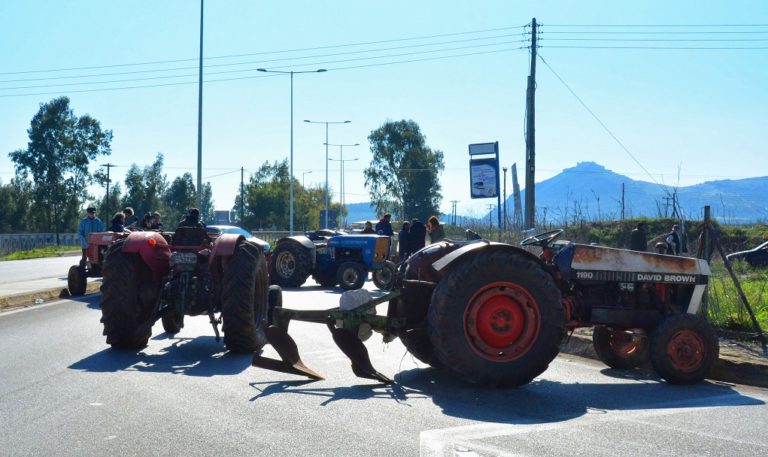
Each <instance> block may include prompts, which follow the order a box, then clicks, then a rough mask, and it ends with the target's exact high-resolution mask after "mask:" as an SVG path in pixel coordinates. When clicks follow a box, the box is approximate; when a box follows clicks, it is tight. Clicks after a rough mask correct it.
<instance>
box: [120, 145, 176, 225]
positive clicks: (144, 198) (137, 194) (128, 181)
mask: <svg viewBox="0 0 768 457" xmlns="http://www.w3.org/2000/svg"><path fill="white" fill-rule="evenodd" d="M167 188H168V182H167V180H166V177H165V175H164V174H163V154H161V153H159V152H158V153H157V158H156V159H155V162H154V163H153V164H152V165H150V166H146V167H144V168H143V169H140V168H139V167H138V166H137V165H136V164H133V165H131V168H130V169H128V172H127V173H126V175H125V197H124V198H123V205H122V206H130V207H132V208H133V211H134V213H135V214H136V216H138V217H139V219H141V217H142V216H143V215H144V213H147V212H152V211H155V210H157V209H159V208H160V202H161V199H162V196H163V194H164V193H165V191H166V189H167Z"/></svg>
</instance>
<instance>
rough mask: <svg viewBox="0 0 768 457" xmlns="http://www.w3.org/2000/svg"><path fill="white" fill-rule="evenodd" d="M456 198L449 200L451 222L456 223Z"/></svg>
mask: <svg viewBox="0 0 768 457" xmlns="http://www.w3.org/2000/svg"><path fill="white" fill-rule="evenodd" d="M457 203H459V201H458V200H451V224H453V225H456V204H457Z"/></svg>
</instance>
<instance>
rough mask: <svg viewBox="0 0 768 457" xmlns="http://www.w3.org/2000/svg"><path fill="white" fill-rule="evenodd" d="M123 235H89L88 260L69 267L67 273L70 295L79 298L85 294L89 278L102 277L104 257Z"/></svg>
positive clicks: (86, 253) (86, 251)
mask: <svg viewBox="0 0 768 457" xmlns="http://www.w3.org/2000/svg"><path fill="white" fill-rule="evenodd" d="M120 237H121V234H119V233H115V232H94V233H89V234H88V247H87V248H86V249H85V255H86V260H85V262H82V261H81V262H80V263H79V264H78V265H72V266H71V267H69V272H68V273H67V289H69V295H71V296H73V297H78V296H80V295H83V294H85V290H86V287H87V285H88V282H87V281H88V278H99V277H101V269H102V266H103V264H104V255H105V254H106V252H107V248H109V245H111V244H112V243H113V242H114V241H115V240H116V239H118V238H120Z"/></svg>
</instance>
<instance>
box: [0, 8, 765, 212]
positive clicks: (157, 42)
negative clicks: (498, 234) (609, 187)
mask: <svg viewBox="0 0 768 457" xmlns="http://www.w3.org/2000/svg"><path fill="white" fill-rule="evenodd" d="M199 9H200V4H199V1H197V0H175V1H171V0H168V1H161V2H158V1H149V0H134V1H130V2H125V1H122V2H105V1H90V0H88V1H85V0H83V1H70V2H61V1H52V0H51V1H41V0H27V1H13V0H6V1H3V2H1V3H0V56H2V59H0V73H2V74H0V80H2V82H0V153H1V154H0V181H2V182H3V183H7V182H8V181H9V180H10V179H11V177H12V176H13V164H12V162H11V161H10V160H9V159H8V155H7V154H8V152H10V151H13V150H15V149H19V148H24V147H26V144H27V135H26V129H27V128H28V127H29V122H30V120H31V118H32V116H33V115H34V114H35V113H36V112H37V110H38V109H39V105H40V103H43V102H46V101H49V100H51V99H52V98H55V97H57V96H61V95H67V96H69V97H70V99H71V106H72V108H73V109H74V111H75V113H76V114H78V115H81V114H84V113H88V114H90V115H92V116H94V117H95V118H97V119H99V120H100V121H101V122H102V126H103V127H104V128H108V129H112V130H113V132H114V141H113V144H112V155H111V156H110V157H109V158H105V159H103V160H100V161H99V163H106V162H107V161H109V162H112V163H115V164H117V165H119V167H118V168H114V169H113V170H112V172H113V173H114V174H115V176H116V177H117V178H118V179H120V178H122V175H123V174H124V173H125V171H126V170H127V169H128V167H129V166H130V165H131V164H133V163H136V164H138V165H140V166H143V165H147V164H150V163H151V162H152V161H153V160H154V157H155V155H156V154H157V153H158V152H162V153H163V154H164V155H165V166H166V172H167V174H168V177H169V180H170V179H173V178H174V177H175V176H176V175H178V174H181V173H184V172H186V171H189V172H191V173H192V174H193V176H195V173H196V168H197V56H198V45H199V42H198V40H199ZM532 17H536V18H537V21H538V22H539V23H540V24H542V25H541V29H540V32H541V35H540V38H541V41H540V44H541V48H540V49H539V53H540V55H541V56H542V57H543V58H544V60H545V61H546V64H545V63H544V62H543V61H541V60H539V62H538V65H537V83H538V86H537V106H536V119H537V127H536V134H537V136H536V142H537V174H536V180H537V181H540V180H543V179H546V178H548V177H551V176H553V175H555V174H557V173H559V172H560V171H561V170H562V169H563V168H568V167H572V166H574V165H575V164H576V163H577V162H582V161H594V162H598V163H600V164H602V165H604V166H606V167H607V168H608V169H610V170H613V171H616V172H618V173H622V174H625V175H628V176H630V177H632V178H634V179H642V180H646V181H656V182H659V183H665V184H672V185H675V184H680V185H689V184H695V183H699V182H704V181H711V180H717V179H729V178H732V179H738V178H745V177H754V176H766V175H768V161H766V160H765V159H764V157H765V155H766V145H768V109H767V108H766V107H768V83H766V73H768V72H767V71H766V69H768V49H767V48H768V2H765V1H760V0H755V1H744V0H741V1H739V0H737V1H730V2H727V3H726V2H719V1H676V2H668V1H646V2H607V1H606V2H590V1H580V2H575V1H546V2H544V1H517V2H513V1H476V2H459V1H445V0H443V1H432V0H425V1H418V2H414V1H412V0H411V1H400V0H390V1H387V2H366V1H359V0H358V1H329V2H316V1H293V2H263V1H262V2H257V1H244V0H241V1H236V0H232V1H224V0H208V1H206V3H205V33H204V38H205V40H204V41H205V44H204V55H205V57H206V61H205V65H207V67H206V68H205V76H204V79H205V80H206V81H207V82H206V83H205V84H204V102H203V113H204V114H203V178H204V181H210V182H211V184H212V186H213V192H214V200H215V203H216V207H217V208H221V209H223V208H228V207H231V205H232V202H233V199H234V196H235V194H236V192H237V191H238V188H239V179H240V172H239V170H240V167H245V169H246V172H248V171H254V170H256V169H257V168H258V167H259V166H260V165H261V164H262V163H263V162H264V161H267V160H269V161H274V160H281V159H283V158H286V157H288V155H289V146H290V118H289V115H290V80H289V78H288V77H287V76H270V75H265V74H263V73H258V72H257V71H255V69H256V68H259V67H265V68H273V69H280V70H284V71H288V70H294V71H306V70H314V69H317V68H326V69H328V71H327V72H326V73H315V74H302V75H295V79H294V142H295V143H294V175H295V176H296V178H297V179H299V180H301V179H302V178H303V179H304V181H305V183H306V185H307V186H310V185H313V186H314V185H322V183H324V181H325V160H324V159H325V147H324V146H323V142H324V141H325V129H324V127H323V126H322V125H309V124H305V123H303V122H302V120H303V119H311V120H318V121H325V120H329V121H342V120H350V121H352V122H351V123H350V124H347V125H332V126H331V127H330V142H331V143H342V144H353V143H360V146H359V147H356V148H353V147H349V148H345V149H344V158H345V159H353V158H358V159H359V160H357V161H352V162H347V163H346V166H345V178H346V184H345V190H346V201H347V203H353V202H360V201H365V200H367V199H368V196H367V192H366V190H365V188H364V185H363V182H364V180H363V177H362V170H363V169H364V168H365V166H366V165H367V164H368V162H369V161H370V159H371V153H370V151H369V148H368V142H367V136H368V134H369V133H370V131H371V130H373V129H375V128H377V127H379V126H380V125H381V124H382V123H384V122H386V121H387V120H400V119H413V120H415V121H416V122H417V123H418V124H419V125H420V126H421V128H422V131H423V133H424V134H425V135H426V137H427V142H428V144H429V145H430V146H431V147H432V148H434V149H440V150H442V151H443V152H444V153H445V165H446V170H445V172H444V173H443V175H442V177H441V183H442V186H443V197H444V199H443V210H444V211H445V212H449V211H450V201H451V200H458V201H459V204H458V211H459V213H461V214H468V215H473V214H474V215H481V214H484V212H485V210H486V205H487V204H488V203H495V199H489V200H474V201H473V200H471V199H470V195H469V189H470V188H469V172H468V160H469V157H468V154H467V145H468V144H470V143H478V142H492V141H499V144H500V151H501V161H502V164H503V165H505V166H510V165H511V164H512V163H517V164H518V169H519V170H520V171H521V172H522V167H523V161H524V158H525V143H524V139H523V123H524V114H525V87H526V78H527V75H528V71H529V52H528V50H527V49H518V48H521V47H522V48H524V47H525V46H527V44H528V43H527V42H526V41H525V40H527V39H528V37H529V36H528V35H526V34H525V33H526V32H527V31H528V30H527V29H524V28H520V26H523V25H525V24H528V23H529V22H530V21H531V18H532ZM630 25H644V26H662V25H665V26H673V27H629V26H630ZM722 25H738V26H737V27H722ZM748 25H762V26H756V27H754V26H753V27H747V26H748ZM605 26H621V27H605ZM680 26H687V27H680ZM692 26H693V27H692ZM702 26H705V27H702ZM596 32H597V33H596ZM605 32H612V33H605ZM681 32H684V33H681ZM694 32H695V33H694ZM417 37H432V38H428V39H427V38H420V39H417ZM558 40H562V41H558ZM587 40H595V41H587ZM608 40H610V41H608ZM616 40H626V41H616ZM637 40H642V41H637ZM658 40H661V41H658ZM671 40H674V41H671ZM705 40H710V41H705ZM435 43H440V44H435ZM558 46H578V47H579V48H563V47H558ZM585 46H593V47H600V46H611V47H623V48H620V49H615V48H614V49H603V48H600V49H595V48H593V49H585V48H584V47H585ZM641 46H642V47H655V48H663V49H627V47H635V48H636V47H641ZM671 47H677V48H686V47H699V48H701V47H718V48H752V49H717V50H711V49H710V50H703V49H669V48H671ZM758 48H762V49H758ZM297 49H303V50H304V51H294V50H297ZM438 49H443V50H442V51H437V50H438ZM373 56H387V57H383V58H378V59H370V57H373ZM427 59H430V60H427ZM409 60H415V61H414V62H409V63H403V61H409ZM149 62H162V63H155V64H148V63H149ZM398 62H399V63H398ZM134 64H141V65H134ZM547 64H548V65H547ZM80 67H95V68H83V69H80V70H70V71H48V70H59V69H67V68H80ZM349 67H358V68H349ZM550 67H551V69H550ZM552 70H554V72H553V71H552ZM555 73H556V74H557V75H559V78H558V77H557V76H556V74H555ZM95 75H100V76H95ZM179 75H182V76H180V77H174V78H168V77H169V76H179ZM184 75H186V76H184ZM63 77H67V78H63ZM560 79H562V81H564V82H565V83H566V84H567V85H568V87H570V89H571V90H572V91H573V93H575V94H576V95H577V96H578V97H579V98H580V99H581V101H583V103H584V104H586V105H587V106H588V107H589V109H591V110H592V112H593V113H594V114H595V115H596V116H597V117H598V118H599V119H600V121H602V122H603V124H605V126H607V127H608V128H609V129H610V131H611V132H612V134H613V135H614V136H615V137H616V138H617V139H618V140H619V141H620V142H621V143H622V144H623V145H624V147H625V148H626V150H625V149H624V148H623V147H622V146H620V145H619V144H617V142H616V140H615V139H614V138H612V137H611V135H609V134H608V133H607V132H606V131H605V130H604V128H603V127H602V126H601V125H600V123H598V121H597V120H596V119H595V118H594V117H593V116H592V115H591V114H590V113H589V112H588V111H587V110H586V109H585V108H584V106H582V104H581V103H580V101H579V100H578V99H577V98H576V97H575V96H574V95H573V94H572V93H571V91H569V89H568V88H566V86H565V85H564V84H563V82H561V80H560ZM217 80H218V81H217ZM102 81H111V82H107V83H102ZM61 84H69V85H66V86H64V85H61ZM136 86H153V87H140V88H128V87H136ZM96 89H108V90H96ZM627 151H629V152H627ZM330 156H331V157H332V158H338V156H339V154H338V148H331V150H330ZM328 166H329V171H328V176H329V185H330V186H331V188H332V189H333V190H334V191H338V187H339V163H338V162H333V161H331V162H330V163H329V165H328ZM520 180H521V181H522V182H524V177H523V176H522V175H521V176H520ZM94 190H95V191H98V189H94ZM508 191H509V192H511V184H509V185H508Z"/></svg>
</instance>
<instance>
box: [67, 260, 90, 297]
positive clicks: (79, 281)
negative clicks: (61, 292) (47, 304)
mask: <svg viewBox="0 0 768 457" xmlns="http://www.w3.org/2000/svg"><path fill="white" fill-rule="evenodd" d="M87 276H88V274H87V273H86V271H85V267H81V266H79V265H72V266H71V267H69V272H67V289H69V295H71V296H72V297H79V296H81V295H85V289H86V286H87V285H88V277H87Z"/></svg>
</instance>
